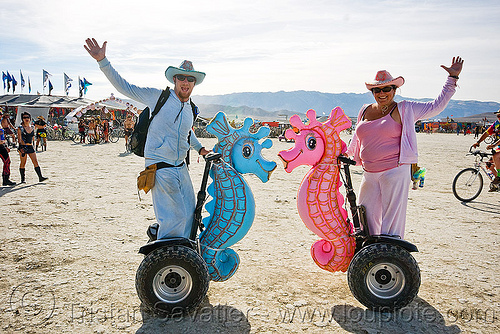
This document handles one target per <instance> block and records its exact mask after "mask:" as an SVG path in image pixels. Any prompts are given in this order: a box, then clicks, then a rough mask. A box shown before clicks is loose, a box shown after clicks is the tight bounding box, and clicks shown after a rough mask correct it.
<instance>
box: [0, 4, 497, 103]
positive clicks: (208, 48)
mask: <svg viewBox="0 0 500 334" xmlns="http://www.w3.org/2000/svg"><path fill="white" fill-rule="evenodd" d="M0 4H1V8H2V9H1V11H0V22H2V29H0V70H1V71H9V72H10V73H11V74H13V75H14V76H15V77H16V79H17V81H20V80H19V70H22V71H23V75H24V76H25V79H26V78H27V77H28V76H29V77H30V80H31V85H32V88H33V90H34V92H35V93H36V91H37V90H38V91H40V92H41V91H42V69H45V70H46V71H48V72H49V73H51V74H52V76H51V78H50V79H51V82H52V84H53V86H54V91H53V92H52V94H53V95H58V94H60V95H62V94H63V72H64V73H66V74H67V75H68V76H69V77H71V78H72V79H73V80H74V82H73V87H72V88H71V89H70V95H73V96H76V95H78V90H77V82H76V81H77V78H78V76H81V77H85V78H86V79H87V80H88V81H90V82H91V83H92V84H93V85H92V86H90V87H89V91H88V93H87V97H88V98H91V99H96V100H97V99H102V98H106V97H109V95H110V94H111V93H115V95H117V96H120V95H119V94H116V91H115V89H114V88H113V87H112V86H111V85H110V84H108V83H107V81H106V78H105V77H104V75H103V74H102V73H101V72H100V71H99V69H98V66H97V64H96V62H95V61H94V60H93V59H92V58H91V57H90V56H89V55H88V54H87V52H86V51H85V49H84V48H83V44H84V41H85V39H86V38H87V37H95V38H96V39H97V41H98V42H100V43H101V42H103V41H105V40H106V41H108V47H107V56H108V59H109V60H110V61H111V63H112V65H113V66H114V67H115V68H116V69H117V70H118V72H119V73H120V74H121V75H122V76H123V77H125V78H126V79H127V80H128V81H129V82H131V83H133V84H136V85H139V86H149V87H157V88H164V87H165V86H166V85H167V81H166V79H165V76H164V71H165V69H166V67H168V66H169V65H174V66H178V65H179V64H180V63H181V62H182V60H183V59H189V60H191V61H193V63H194V66H195V69H197V70H200V71H204V72H206V73H207V77H206V79H205V81H204V82H203V84H202V85H200V86H198V87H196V89H195V91H194V94H198V95H213V94H225V93H233V92H264V91H271V92H276V91H280V90H283V91H294V90H315V91H320V92H328V93H342V92H353V93H363V92H365V91H366V88H365V86H364V82H365V81H368V80H372V79H373V78H374V76H375V73H376V72H377V70H380V69H386V70H388V71H389V72H391V73H392V74H393V75H394V76H398V75H402V76H403V77H404V78H405V79H406V83H405V85H404V86H403V87H402V89H401V91H400V94H401V95H403V96H407V97H414V98H421V97H435V96H437V94H438V93H439V92H440V89H441V87H442V85H443V83H444V81H445V78H446V72H445V71H444V70H443V69H442V68H440V65H441V64H444V65H448V66H449V64H450V63H451V59H452V57H453V56H456V55H460V56H462V57H463V58H464V59H465V63H464V70H463V72H462V74H461V76H460V81H459V86H460V89H459V90H458V91H457V93H456V95H455V97H454V99H459V100H480V101H496V102H500V66H499V61H500V19H499V18H500V2H499V1H498V0H482V1H477V0H467V1H463V0H429V1H426V0H419V1H414V0H392V1H377V0H370V1H366V0H349V1H347V0H344V1H338V0H325V1H323V0H308V1H304V0H302V1H295V0H265V1H261V0H252V1H239V0H211V1H206V0H203V1H202V0H186V1H181V0H177V1H171V0H164V1H150V0H142V1H123V0H121V1H115V0H106V1H103V0H99V1H96V0H83V1H62V0H45V1H39V0H22V1H19V0H0ZM2 88H3V87H2ZM0 89H1V88H0ZM17 91H20V88H19V87H18V89H17ZM0 92H1V91H0ZM24 92H25V93H26V92H27V89H26V88H25V90H24ZM46 92H47V90H46ZM2 93H3V92H2Z"/></svg>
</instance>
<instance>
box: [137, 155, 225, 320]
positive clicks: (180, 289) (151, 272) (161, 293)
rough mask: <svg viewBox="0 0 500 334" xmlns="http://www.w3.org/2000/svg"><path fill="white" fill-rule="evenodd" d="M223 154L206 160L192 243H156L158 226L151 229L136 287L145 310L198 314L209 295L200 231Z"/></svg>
mask: <svg viewBox="0 0 500 334" xmlns="http://www.w3.org/2000/svg"><path fill="white" fill-rule="evenodd" d="M220 157H221V154H220V153H209V154H207V155H206V156H205V161H206V163H205V170H204V173H203V179H202V183H201V187H200V191H199V192H198V196H197V203H196V208H195V214H194V221H193V225H192V229H191V235H190V237H189V239H186V238H180V237H179V238H168V239H158V240H157V239H156V231H155V228H156V229H157V224H153V225H152V226H150V229H149V230H148V235H149V238H150V241H149V242H148V243H147V244H146V245H144V246H142V247H141V248H140V250H139V253H141V254H144V255H145V257H144V260H143V261H142V263H141V264H140V265H139V268H138V269H137V273H136V278H135V286H136V289H137V294H138V296H139V299H140V300H141V302H142V303H143V306H144V307H145V308H146V309H147V310H149V311H150V312H152V313H154V314H156V315H160V316H170V315H180V314H186V313H190V312H192V311H194V310H195V309H196V308H197V307H198V305H199V304H200V303H201V301H202V300H203V298H204V297H205V295H206V294H207V291H208V286H209V283H210V278H209V275H208V268H207V265H206V263H205V261H204V260H203V258H202V257H201V255H200V253H201V251H200V244H199V241H198V238H197V232H198V230H200V231H201V230H203V224H202V221H201V218H202V217H201V211H202V208H203V204H204V203H205V199H206V188H207V181H208V174H209V172H210V168H211V166H212V162H213V161H215V160H219V159H220Z"/></svg>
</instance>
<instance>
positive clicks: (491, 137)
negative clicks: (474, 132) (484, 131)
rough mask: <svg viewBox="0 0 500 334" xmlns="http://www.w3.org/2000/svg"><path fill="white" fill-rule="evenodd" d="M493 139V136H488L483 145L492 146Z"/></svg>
mask: <svg viewBox="0 0 500 334" xmlns="http://www.w3.org/2000/svg"><path fill="white" fill-rule="evenodd" d="M495 138H496V136H494V135H493V136H488V137H486V139H485V140H484V143H485V144H486V145H489V144H493V143H494V142H495Z"/></svg>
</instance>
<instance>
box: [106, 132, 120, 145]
mask: <svg viewBox="0 0 500 334" xmlns="http://www.w3.org/2000/svg"><path fill="white" fill-rule="evenodd" d="M119 139H120V137H118V134H117V133H115V132H114V131H113V132H111V133H110V134H109V141H110V142H112V143H116V142H118V140H119Z"/></svg>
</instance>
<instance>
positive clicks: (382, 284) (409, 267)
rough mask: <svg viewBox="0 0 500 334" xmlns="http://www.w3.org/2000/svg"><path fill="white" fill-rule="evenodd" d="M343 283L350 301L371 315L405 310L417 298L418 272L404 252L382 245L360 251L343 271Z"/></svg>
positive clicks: (415, 264) (411, 258) (413, 261)
mask: <svg viewBox="0 0 500 334" xmlns="http://www.w3.org/2000/svg"><path fill="white" fill-rule="evenodd" d="M347 281H348V283H349V288H350V289H351V292H352V294H353V295H354V297H355V298H356V299H357V300H358V301H359V302H360V303H361V304H363V305H365V306H366V307H367V308H369V309H371V310H375V311H381V312H384V311H393V310H397V309H400V308H402V307H405V306H406V305H408V304H409V303H411V301H412V300H413V299H414V298H415V297H416V296H417V293H418V289H419V288H420V269H419V267H418V264H417V262H416V261H415V259H414V258H413V256H411V255H410V253H409V252H407V251H406V250H405V249H403V248H401V247H399V246H396V245H392V244H386V243H375V244H371V245H368V246H366V247H364V248H362V249H361V250H360V251H359V252H358V253H357V254H356V255H355V256H354V258H353V259H352V261H351V263H350V265H349V269H348V270H347Z"/></svg>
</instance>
